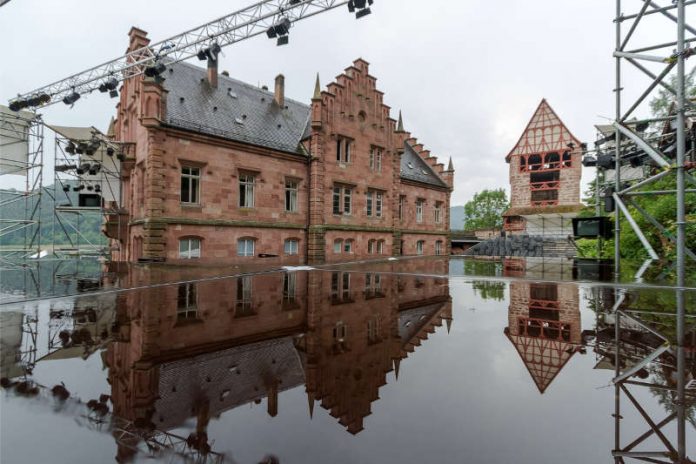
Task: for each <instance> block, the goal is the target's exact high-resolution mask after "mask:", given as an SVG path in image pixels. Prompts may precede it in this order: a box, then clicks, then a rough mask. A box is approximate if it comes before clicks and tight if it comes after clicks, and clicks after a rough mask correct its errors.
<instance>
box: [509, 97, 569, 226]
mask: <svg viewBox="0 0 696 464" xmlns="http://www.w3.org/2000/svg"><path fill="white" fill-rule="evenodd" d="M580 145H581V144H580V141H579V140H578V139H577V138H575V136H573V134H572V133H571V132H570V131H569V130H568V129H567V128H566V126H565V125H564V124H563V122H562V121H561V119H560V118H559V117H558V116H557V115H556V113H555V112H554V111H553V109H552V108H551V106H550V105H549V104H548V103H547V102H546V100H545V99H544V100H542V101H541V103H539V106H538V107H537V109H536V111H535V112H534V115H533V116H532V118H531V120H530V121H529V123H528V125H527V127H526V128H525V130H524V132H523V133H522V135H521V137H520V139H519V141H518V142H517V144H516V145H515V147H514V148H513V149H512V150H511V151H510V153H509V154H508V155H507V157H506V158H505V161H506V162H507V163H508V164H509V165H510V209H509V210H508V211H506V212H505V213H504V215H503V216H504V229H505V231H506V232H508V233H511V234H519V233H526V234H529V235H541V236H558V237H565V236H567V235H568V234H569V233H571V231H572V229H571V227H572V226H571V223H570V222H571V219H572V218H573V217H574V216H575V215H576V213H577V212H578V211H579V210H580V209H581V208H582V204H581V203H580V178H581V176H582V166H581V157H582V149H581V146H580Z"/></svg>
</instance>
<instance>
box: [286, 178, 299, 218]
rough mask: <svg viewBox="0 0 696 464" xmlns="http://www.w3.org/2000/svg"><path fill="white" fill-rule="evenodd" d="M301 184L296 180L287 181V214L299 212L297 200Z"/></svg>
mask: <svg viewBox="0 0 696 464" xmlns="http://www.w3.org/2000/svg"><path fill="white" fill-rule="evenodd" d="M299 190H300V183H299V182H298V181H296V180H294V179H285V212H287V213H296V212H297V198H298V196H299Z"/></svg>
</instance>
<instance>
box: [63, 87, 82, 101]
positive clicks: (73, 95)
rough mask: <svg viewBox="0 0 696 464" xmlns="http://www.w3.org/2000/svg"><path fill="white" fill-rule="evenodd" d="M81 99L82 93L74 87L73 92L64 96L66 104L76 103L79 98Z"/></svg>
mask: <svg viewBox="0 0 696 464" xmlns="http://www.w3.org/2000/svg"><path fill="white" fill-rule="evenodd" d="M79 99H80V94H79V93H77V92H75V89H73V91H72V93H71V94H69V95H67V96H66V97H65V98H63V103H65V104H66V105H74V104H75V102H76V101H77V100H79Z"/></svg>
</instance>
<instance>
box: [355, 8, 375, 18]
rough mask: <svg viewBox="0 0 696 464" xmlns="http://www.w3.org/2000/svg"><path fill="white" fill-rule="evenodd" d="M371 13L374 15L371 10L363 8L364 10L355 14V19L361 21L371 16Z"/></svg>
mask: <svg viewBox="0 0 696 464" xmlns="http://www.w3.org/2000/svg"><path fill="white" fill-rule="evenodd" d="M370 13H372V10H370V9H369V8H363V9H362V10H360V11H358V12H357V13H355V19H360V18H362V17H365V16H367V15H369V14H370Z"/></svg>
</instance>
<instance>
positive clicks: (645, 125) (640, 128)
mask: <svg viewBox="0 0 696 464" xmlns="http://www.w3.org/2000/svg"><path fill="white" fill-rule="evenodd" d="M648 127H650V123H649V122H647V121H645V122H641V123H638V124H636V132H645V131H646V130H648Z"/></svg>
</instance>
